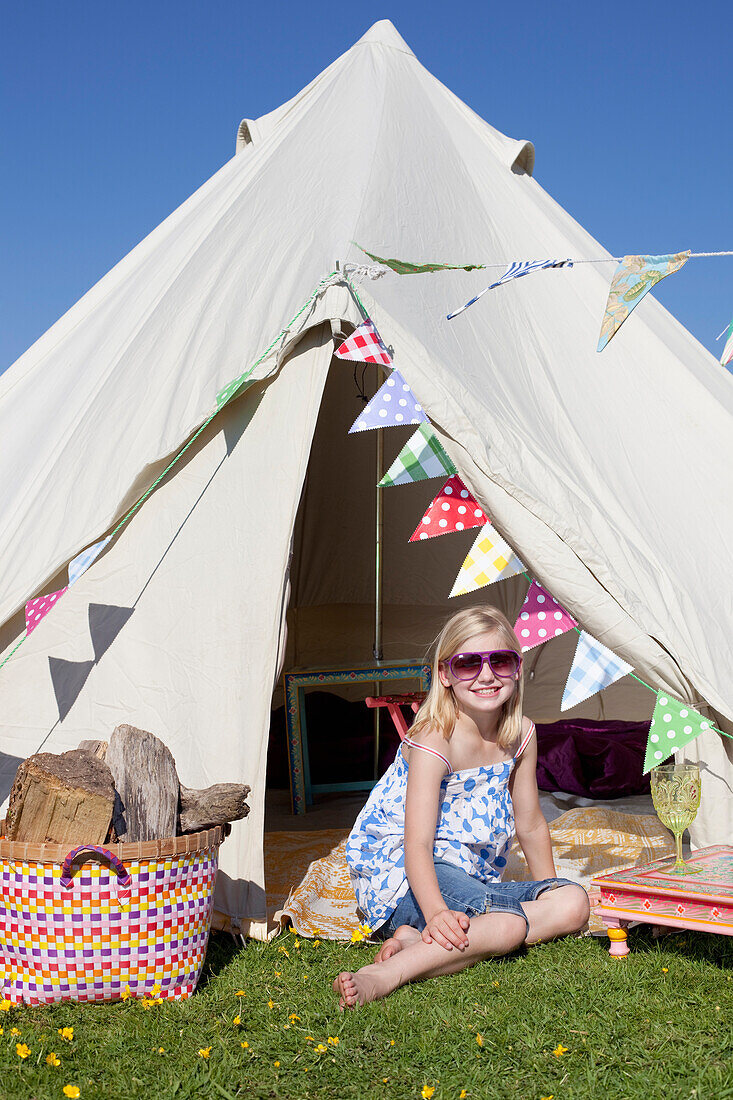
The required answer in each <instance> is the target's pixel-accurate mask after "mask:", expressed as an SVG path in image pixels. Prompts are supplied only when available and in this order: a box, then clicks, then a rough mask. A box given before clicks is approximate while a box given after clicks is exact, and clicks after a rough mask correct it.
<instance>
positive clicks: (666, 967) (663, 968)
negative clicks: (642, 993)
mask: <svg viewBox="0 0 733 1100" xmlns="http://www.w3.org/2000/svg"><path fill="white" fill-rule="evenodd" d="M662 973H663V974H667V973H669V967H668V966H663V967H662Z"/></svg>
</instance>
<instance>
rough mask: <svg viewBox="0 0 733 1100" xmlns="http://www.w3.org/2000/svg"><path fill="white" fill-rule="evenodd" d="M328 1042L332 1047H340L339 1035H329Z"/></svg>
mask: <svg viewBox="0 0 733 1100" xmlns="http://www.w3.org/2000/svg"><path fill="white" fill-rule="evenodd" d="M328 1041H329V1043H330V1044H331V1046H332V1047H337V1046H338V1045H339V1038H338V1035H329V1037H328Z"/></svg>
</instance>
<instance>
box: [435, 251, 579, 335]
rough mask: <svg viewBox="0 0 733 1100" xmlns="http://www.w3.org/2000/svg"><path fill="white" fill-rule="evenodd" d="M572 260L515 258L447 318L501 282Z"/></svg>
mask: <svg viewBox="0 0 733 1100" xmlns="http://www.w3.org/2000/svg"><path fill="white" fill-rule="evenodd" d="M572 266H573V261H572V260H515V261H514V262H513V263H510V264H509V267H508V268H507V269H506V271H505V272H504V274H503V275H502V277H501V278H500V279H497V281H496V282H495V283H491V284H490V285H489V286H487V287H484V289H483V290H482V291H481V292H480V293H479V294H477V295H476V297H475V298H471V300H470V301H469V302H466V304H465V306H460V308H459V309H455V310H454V311H453V313H449V314H448V320H449V321H452V320H453V318H454V317H457V316H458V314H459V313H463V311H464V309H468V307H469V306H472V305H473V304H474V302H477V301H478V300H479V298H482V297H483V296H484V294H486V292H487V291H489V290H495V289H496V287H497V286H501V285H502V283H508V282H511V280H512V279H521V278H522V276H523V275H529V274H530V273H531V272H532V271H539V270H540V269H541V268H544V267H572Z"/></svg>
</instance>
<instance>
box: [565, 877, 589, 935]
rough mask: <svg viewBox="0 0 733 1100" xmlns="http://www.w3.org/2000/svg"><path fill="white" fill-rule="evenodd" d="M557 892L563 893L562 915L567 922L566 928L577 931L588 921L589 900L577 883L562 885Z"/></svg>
mask: <svg viewBox="0 0 733 1100" xmlns="http://www.w3.org/2000/svg"><path fill="white" fill-rule="evenodd" d="M558 893H562V894H563V897H562V906H563V915H564V917H565V918H566V920H567V922H568V930H569V931H570V932H577V931H579V930H580V929H581V928H583V927H584V926H585V925H586V924H587V923H588V917H589V916H590V902H589V901H588V895H587V893H586V892H585V890H584V889H583V887H582V886H579V885H573V886H563V887H561V888H560V890H559V891H558ZM559 900H560V899H559V898H558V901H559Z"/></svg>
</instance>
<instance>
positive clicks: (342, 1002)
mask: <svg viewBox="0 0 733 1100" xmlns="http://www.w3.org/2000/svg"><path fill="white" fill-rule="evenodd" d="M397 984H398V983H397V982H395V981H389V979H388V978H387V975H386V974H384V972H383V971H382V968H381V965H380V964H379V963H370V964H369V965H368V966H362V968H361V970H357V972H356V973H355V974H353V973H352V972H351V971H350V970H344V971H342V972H341V973H340V974H339V976H338V978H336V980H335V981H334V983H333V988H334V991H335V992H336V993H338V994H339V1008H340V1009H341V1010H343V1009H344V1008H356V1007H357V1005H365V1004H368V1003H369V1001H377V1000H379V999H380V998H381V997H386V996H387V995H388V994H389V993H391V992H392V991H393V990H394V989H396V988H397Z"/></svg>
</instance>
